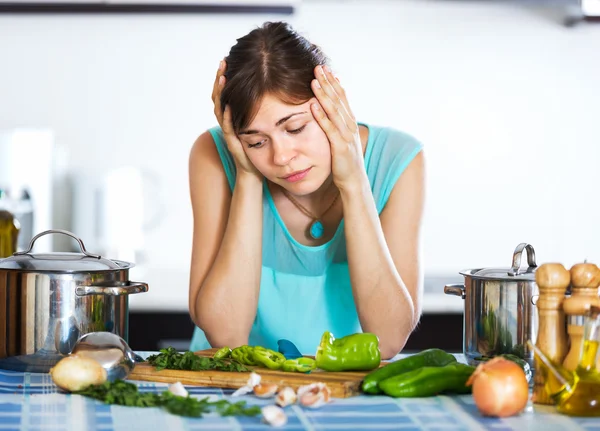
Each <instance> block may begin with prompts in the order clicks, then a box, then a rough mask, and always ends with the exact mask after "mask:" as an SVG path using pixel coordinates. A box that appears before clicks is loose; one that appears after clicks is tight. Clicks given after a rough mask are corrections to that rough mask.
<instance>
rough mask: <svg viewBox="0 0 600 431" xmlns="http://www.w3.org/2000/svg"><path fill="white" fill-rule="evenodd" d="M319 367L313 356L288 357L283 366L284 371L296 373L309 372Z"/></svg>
mask: <svg viewBox="0 0 600 431" xmlns="http://www.w3.org/2000/svg"><path fill="white" fill-rule="evenodd" d="M316 367H317V363H316V361H315V360H314V359H312V358H296V359H287V360H286V361H285V362H284V363H283V366H282V370H283V371H289V372H295V373H308V372H310V371H312V370H314V369H315V368H316Z"/></svg>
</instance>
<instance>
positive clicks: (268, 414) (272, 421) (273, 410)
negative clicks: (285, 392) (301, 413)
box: [261, 405, 287, 427]
mask: <svg viewBox="0 0 600 431" xmlns="http://www.w3.org/2000/svg"><path fill="white" fill-rule="evenodd" d="M261 412H262V416H263V421H264V422H266V423H268V424H269V425H271V426H274V427H280V426H283V425H285V424H286V423H287V415H286V414H285V412H284V411H283V409H282V408H281V407H278V406H275V405H270V406H264V407H263V408H262V409H261Z"/></svg>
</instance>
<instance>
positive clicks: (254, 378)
mask: <svg viewBox="0 0 600 431" xmlns="http://www.w3.org/2000/svg"><path fill="white" fill-rule="evenodd" d="M256 385H260V375H259V374H256V373H255V372H254V371H253V372H251V373H250V377H249V378H248V383H246V386H250V387H251V388H253V387H254V386H256Z"/></svg>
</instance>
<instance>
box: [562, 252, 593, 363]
mask: <svg viewBox="0 0 600 431" xmlns="http://www.w3.org/2000/svg"><path fill="white" fill-rule="evenodd" d="M570 273H571V296H570V297H568V298H566V299H565V300H564V302H563V310H564V312H565V315H566V319H567V333H568V334H569V338H570V341H571V347H570V349H569V353H568V354H567V356H566V357H565V360H564V361H563V366H564V367H565V368H566V369H568V370H571V371H573V370H575V368H577V364H579V361H580V359H581V344H582V343H583V323H584V322H583V320H584V315H585V313H586V311H587V310H589V309H590V307H591V306H592V305H593V306H596V307H600V298H599V297H598V286H599V285H600V268H598V267H597V266H596V265H594V264H593V263H578V264H576V265H573V266H572V267H571V271H570Z"/></svg>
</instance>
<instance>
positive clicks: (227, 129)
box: [211, 60, 263, 180]
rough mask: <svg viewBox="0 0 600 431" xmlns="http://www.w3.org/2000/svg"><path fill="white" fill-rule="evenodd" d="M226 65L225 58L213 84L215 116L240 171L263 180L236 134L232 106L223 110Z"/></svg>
mask: <svg viewBox="0 0 600 431" xmlns="http://www.w3.org/2000/svg"><path fill="white" fill-rule="evenodd" d="M226 67H227V66H226V64H225V60H221V63H220V64H219V69H218V70H217V76H216V78H215V83H214V85H213V92H212V96H211V98H212V101H213V103H214V105H215V108H214V112H215V117H217V121H218V122H219V126H221V129H222V130H223V135H224V136H225V142H226V143H227V148H228V149H229V152H230V153H231V155H232V156H233V159H234V160H235V165H236V169H237V171H238V173H239V174H244V173H247V174H251V175H253V176H256V177H258V178H260V179H261V180H262V178H263V176H262V174H261V173H260V172H259V171H258V170H257V169H256V168H255V167H254V165H253V164H252V162H251V161H250V159H249V158H248V156H247V155H246V153H245V152H244V148H243V144H242V142H241V141H240V139H239V138H238V137H237V135H236V134H235V131H234V130H233V122H232V120H231V108H230V107H229V106H226V107H225V110H223V109H222V107H221V91H223V87H224V86H225V68H226Z"/></svg>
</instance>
